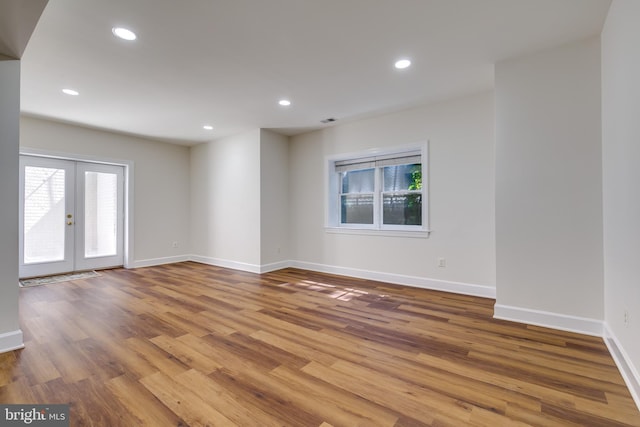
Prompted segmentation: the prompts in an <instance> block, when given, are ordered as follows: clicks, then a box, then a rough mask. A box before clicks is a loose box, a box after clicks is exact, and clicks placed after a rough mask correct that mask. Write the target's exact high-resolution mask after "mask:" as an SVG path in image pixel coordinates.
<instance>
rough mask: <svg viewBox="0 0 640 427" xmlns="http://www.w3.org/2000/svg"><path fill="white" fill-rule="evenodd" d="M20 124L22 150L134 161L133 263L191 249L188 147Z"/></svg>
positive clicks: (27, 121)
mask: <svg viewBox="0 0 640 427" xmlns="http://www.w3.org/2000/svg"><path fill="white" fill-rule="evenodd" d="M20 122H21V135H20V145H21V147H23V148H33V149H38V150H45V151H52V152H59V153H66V154H69V155H81V156H91V157H96V158H107V159H117V160H126V161H133V162H134V185H135V187H134V201H133V204H134V213H135V214H134V233H135V234H134V256H133V259H134V266H137V265H150V264H155V263H160V262H168V261H172V260H180V259H184V257H185V256H187V255H188V254H189V253H190V242H189V237H190V236H189V207H190V206H189V199H190V197H189V161H190V159H189V147H184V146H179V145H174V144H166V143H163V142H157V141H150V140H147V139H143V138H137V137H133V136H127V135H123V134H117V133H111V132H103V131H99V130H94V129H88V128H83V127H78V126H71V125H67V124H63V123H58V122H52V121H48V120H42V119H37V118H33V117H22V118H21V121H20ZM173 242H178V247H177V248H173V246H172V244H173Z"/></svg>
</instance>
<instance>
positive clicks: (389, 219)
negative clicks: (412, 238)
mask: <svg viewBox="0 0 640 427" xmlns="http://www.w3.org/2000/svg"><path fill="white" fill-rule="evenodd" d="M423 151H425V152H426V150H422V149H420V150H412V151H404V152H390V153H377V154H375V155H353V156H350V157H348V158H340V159H332V160H329V161H328V174H329V191H328V198H329V200H328V221H327V223H328V226H329V227H330V228H337V229H351V230H353V229H362V230H397V231H423V232H424V231H427V227H426V223H427V221H426V203H425V196H426V187H425V185H424V181H423V177H424V176H425V174H424V170H425V169H426V166H425V164H424V162H423V158H424V159H426V155H424V156H423ZM423 205H424V206H423Z"/></svg>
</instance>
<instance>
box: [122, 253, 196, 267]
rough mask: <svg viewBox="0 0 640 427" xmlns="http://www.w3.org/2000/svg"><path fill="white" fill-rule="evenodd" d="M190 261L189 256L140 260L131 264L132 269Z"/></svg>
mask: <svg viewBox="0 0 640 427" xmlns="http://www.w3.org/2000/svg"><path fill="white" fill-rule="evenodd" d="M185 261H191V256H190V255H178V256H171V257H163V258H151V259H141V260H137V261H134V262H133V266H132V268H141V267H153V266H154V265H162V264H173V263H176V262H185Z"/></svg>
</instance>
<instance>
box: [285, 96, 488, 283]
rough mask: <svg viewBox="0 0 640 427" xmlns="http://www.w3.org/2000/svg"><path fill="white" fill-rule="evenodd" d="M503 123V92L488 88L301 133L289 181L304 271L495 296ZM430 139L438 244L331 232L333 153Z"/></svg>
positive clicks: (296, 253) (297, 255) (295, 249)
mask: <svg viewBox="0 0 640 427" xmlns="http://www.w3.org/2000/svg"><path fill="white" fill-rule="evenodd" d="M493 122H494V116H493V93H492V92H488V93H482V94H477V95H474V96H470V97H466V98H463V99H456V100H452V101H449V102H445V103H441V104H437V105H431V106H427V107H420V108H413V109H410V110H406V111H402V112H398V113H394V114H389V115H385V116H381V117H376V118H372V119H367V120H361V121H357V122H351V123H345V124H339V125H337V126H334V127H330V128H326V129H323V130H319V131H315V132H311V133H307V134H303V135H299V136H295V137H293V138H292V139H291V142H290V157H289V162H290V177H289V183H290V188H291V201H290V203H291V241H292V254H293V257H294V259H295V260H296V261H298V262H299V263H300V265H301V266H303V267H312V268H319V269H325V270H326V268H325V267H327V266H329V267H337V268H338V270H337V271H340V272H344V273H348V274H358V273H359V272H363V271H365V270H366V271H372V272H379V273H384V274H387V276H384V277H385V279H389V280H394V279H401V280H395V281H400V282H403V281H405V282H407V283H409V282H413V283H416V281H415V280H412V279H407V280H404V279H403V278H401V277H399V276H410V277H411V278H425V279H433V280H435V281H444V282H447V281H450V282H462V283H464V284H470V285H481V286H484V287H487V288H489V294H490V293H491V292H493V288H494V286H495V244H494V239H495V237H494V236H495V225H494V125H493ZM426 140H429V141H430V153H429V169H430V170H429V172H428V175H429V194H430V199H429V203H430V228H431V229H432V230H433V233H432V234H431V236H430V237H429V238H426V239H420V238H407V237H385V236H365V235H350V234H349V235H347V234H335V233H329V232H327V231H325V229H324V212H325V204H326V201H325V166H326V156H330V155H335V154H340V153H352V152H358V151H362V150H368V149H375V148H379V149H385V148H389V147H394V146H402V145H407V144H413V143H417V142H421V141H426ZM438 257H444V258H446V262H447V265H446V267H445V268H439V267H437V265H436V262H437V258H438ZM340 269H343V270H340ZM345 269H346V270H345ZM334 270H335V269H334ZM380 277H383V276H380ZM417 283H418V284H419V283H420V281H419V280H418V281H417ZM434 284H435V283H434V282H432V283H430V284H429V285H434ZM440 284H443V283H442V282H440ZM445 285H447V284H446V283H445ZM436 286H437V284H436ZM468 290H469V289H466V291H468Z"/></svg>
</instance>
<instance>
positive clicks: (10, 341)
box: [0, 329, 24, 353]
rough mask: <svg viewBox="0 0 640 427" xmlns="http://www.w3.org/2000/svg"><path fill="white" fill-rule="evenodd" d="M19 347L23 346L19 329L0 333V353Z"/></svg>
mask: <svg viewBox="0 0 640 427" xmlns="http://www.w3.org/2000/svg"><path fill="white" fill-rule="evenodd" d="M21 348H24V341H23V337H22V330H21V329H16V330H15V331H11V332H5V333H4V334H0V353H6V352H8V351H13V350H18V349H21Z"/></svg>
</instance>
